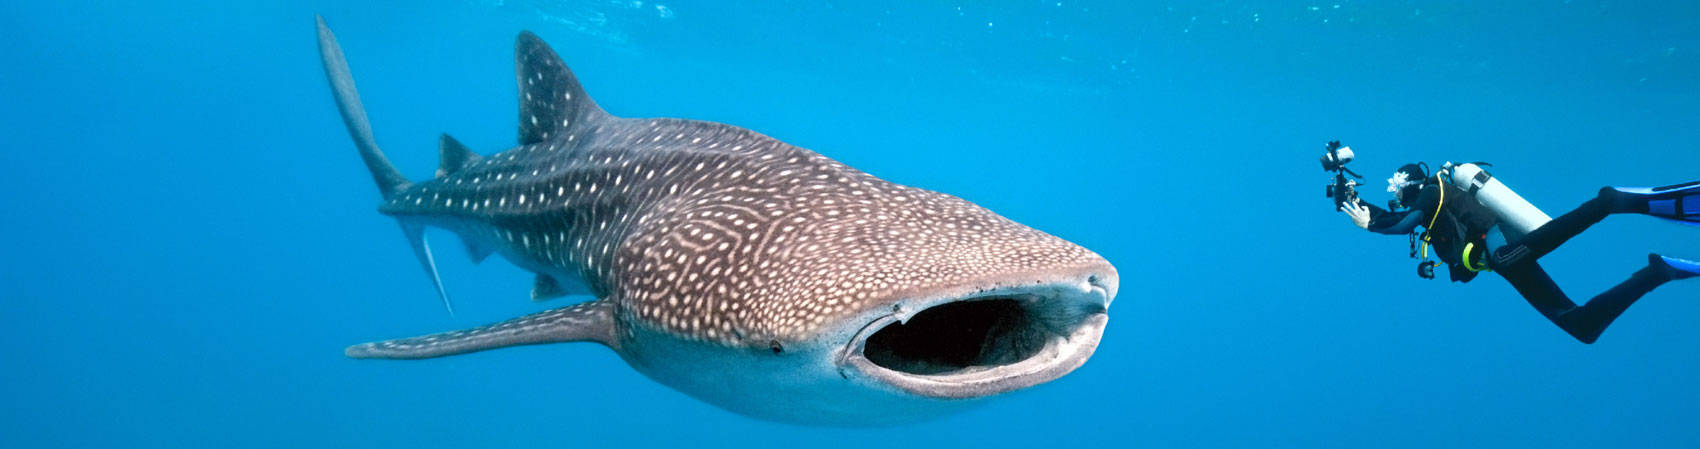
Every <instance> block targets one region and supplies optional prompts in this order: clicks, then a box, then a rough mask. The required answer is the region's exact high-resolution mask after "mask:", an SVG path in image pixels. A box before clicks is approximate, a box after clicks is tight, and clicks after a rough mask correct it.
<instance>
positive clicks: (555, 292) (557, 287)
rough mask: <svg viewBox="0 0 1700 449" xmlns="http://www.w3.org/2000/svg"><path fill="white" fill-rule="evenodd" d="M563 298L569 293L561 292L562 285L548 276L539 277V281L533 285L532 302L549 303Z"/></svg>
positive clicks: (541, 275)
mask: <svg viewBox="0 0 1700 449" xmlns="http://www.w3.org/2000/svg"><path fill="white" fill-rule="evenodd" d="M562 296H567V292H566V291H563V290H561V283H560V282H555V278H553V277H550V276H549V275H547V274H539V275H537V281H535V282H532V283H531V300H532V301H548V300H551V299H555V298H559V297H562Z"/></svg>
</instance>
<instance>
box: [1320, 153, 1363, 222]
mask: <svg viewBox="0 0 1700 449" xmlns="http://www.w3.org/2000/svg"><path fill="white" fill-rule="evenodd" d="M1323 149H1324V150H1325V151H1324V153H1323V154H1322V171H1326V172H1333V173H1334V181H1333V182H1331V183H1329V184H1328V197H1329V198H1333V199H1334V210H1335V211H1339V210H1341V209H1344V208H1345V207H1346V202H1347V201H1356V200H1357V199H1358V191H1357V190H1356V189H1353V188H1352V187H1353V186H1357V185H1358V184H1359V183H1358V182H1357V181H1354V180H1352V179H1350V178H1347V177H1346V175H1352V178H1356V179H1364V177H1363V176H1362V175H1359V174H1357V173H1353V172H1352V169H1349V168H1346V164H1349V163H1351V162H1352V158H1353V154H1352V147H1343V146H1340V141H1338V140H1336V141H1332V142H1328V145H1326V146H1324V147H1323Z"/></svg>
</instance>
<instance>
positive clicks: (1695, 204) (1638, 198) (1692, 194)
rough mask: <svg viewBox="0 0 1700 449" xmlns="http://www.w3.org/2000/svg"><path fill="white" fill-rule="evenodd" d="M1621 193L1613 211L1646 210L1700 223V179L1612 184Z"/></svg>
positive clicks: (1650, 212)
mask: <svg viewBox="0 0 1700 449" xmlns="http://www.w3.org/2000/svg"><path fill="white" fill-rule="evenodd" d="M1612 189H1614V190H1617V191H1618V192H1619V193H1621V194H1622V195H1618V201H1617V204H1616V209H1617V210H1615V211H1614V212H1627V213H1638V214H1647V215H1652V216H1655V217H1659V218H1663V219H1666V220H1670V221H1674V222H1677V223H1682V224H1686V225H1689V226H1700V181H1690V182H1685V183H1682V184H1676V185H1668V186H1664V187H1613V188H1612Z"/></svg>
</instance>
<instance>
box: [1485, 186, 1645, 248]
mask: <svg viewBox="0 0 1700 449" xmlns="http://www.w3.org/2000/svg"><path fill="white" fill-rule="evenodd" d="M1618 197H1619V193H1618V191H1617V190H1614V189H1612V188H1610V187H1606V188H1601V189H1600V193H1599V194H1598V195H1595V196H1594V198H1593V199H1590V200H1588V201H1587V202H1584V203H1582V205H1581V206H1577V207H1576V209H1575V210H1572V211H1570V212H1566V213H1565V214H1564V215H1560V216H1558V218H1554V219H1552V221H1549V222H1547V223H1546V224H1544V225H1541V227H1539V228H1535V230H1533V231H1529V233H1528V234H1526V235H1524V236H1523V238H1521V239H1518V240H1517V241H1516V242H1511V243H1510V244H1509V245H1506V246H1503V247H1501V248H1498V249H1497V250H1495V251H1494V252H1493V253H1492V254H1493V258H1494V261H1495V262H1497V263H1499V264H1500V265H1514V264H1519V263H1522V262H1523V261H1529V262H1533V261H1534V260H1535V259H1540V258H1541V257H1542V256H1546V255H1547V253H1551V252H1552V251H1553V250H1555V249H1558V247H1559V245H1563V244H1564V242H1567V241H1569V240H1570V238H1571V237H1575V236H1576V234H1581V233H1582V231H1586V230H1588V227H1590V226H1593V225H1594V223H1599V222H1600V220H1604V219H1605V218H1606V216H1607V215H1611V214H1612V212H1613V211H1614V207H1615V204H1616V202H1617V200H1618Z"/></svg>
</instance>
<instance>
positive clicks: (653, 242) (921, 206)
mask: <svg viewBox="0 0 1700 449" xmlns="http://www.w3.org/2000/svg"><path fill="white" fill-rule="evenodd" d="M328 35H329V33H328V31H322V32H321V36H322V37H321V39H324V37H323V36H328ZM331 39H334V37H333V38H331ZM333 44H334V42H333ZM333 46H334V45H333ZM336 56H337V59H338V61H336V62H339V63H340V52H339V53H338V54H337V55H336ZM516 60H517V61H516V62H517V66H518V70H517V72H516V80H517V82H518V85H519V102H520V120H519V122H520V126H519V135H520V145H519V146H518V147H515V148H512V149H509V150H506V151H502V152H500V153H496V154H492V155H489V156H485V157H479V156H477V155H475V154H469V153H467V152H466V151H465V150H463V149H462V148H461V147H460V146H459V144H458V143H456V142H454V141H453V139H452V138H448V137H446V136H445V138H444V142H445V143H444V149H443V154H444V155H445V162H444V164H443V168H442V169H440V170H439V173H438V176H437V177H436V178H434V179H431V180H428V181H424V182H419V183H414V184H410V185H406V186H400V187H397V188H395V189H394V193H393V194H392V195H390V196H388V197H387V198H386V199H385V201H384V202H383V203H382V205H381V206H380V207H379V210H380V212H382V213H384V214H386V215H389V216H393V217H395V218H397V219H399V220H401V221H402V222H403V223H404V224H415V225H425V226H434V227H440V228H444V229H448V230H450V231H453V232H455V233H457V234H458V235H460V236H461V237H462V238H463V239H465V240H466V241H467V242H468V244H469V246H471V247H472V248H474V254H477V253H479V252H480V251H484V250H494V251H495V252H496V253H498V254H501V255H502V256H503V257H504V258H507V259H508V260H510V261H513V262H514V263H515V264H516V265H518V266H519V267H521V268H524V269H527V270H530V271H533V272H535V273H537V274H538V275H540V276H544V277H547V278H548V279H541V280H540V281H539V283H538V285H540V286H547V287H548V288H543V287H539V292H545V293H548V292H553V287H554V285H555V284H556V282H552V281H559V283H560V284H573V285H582V287H581V288H582V289H584V291H583V293H586V294H588V295H591V296H594V297H595V298H597V299H595V300H593V301H590V302H584V303H580V304H576V305H572V306H567V307H564V308H560V309H555V310H551V311H546V312H542V313H538V314H533V315H529V316H526V317H521V318H517V319H514V320H510V321H507V322H503V323H498V324H494V325H489V326H484V327H479V328H473V329H468V330H462V331H454V332H446V333H441V334H435V335H427V336H423V337H415V338H410V339H401V340H391V341H384V342H376V343H367V344H363V345H357V346H354V347H351V348H349V349H348V351H347V352H348V355H350V356H353V357H360V358H401V359H411V358H427V357H439V356H445V355H454V354H461V353H466V352H473V351H480V350H485V349H492V348H498V347H504V346H513V345H523V344H539V343H554V342H567V341H591V342H598V343H602V344H604V345H607V346H609V347H611V348H613V349H615V350H616V352H619V353H620V355H621V356H622V357H623V358H625V359H626V360H627V361H628V362H629V363H631V364H632V366H634V367H636V368H638V369H639V371H642V372H644V373H645V374H646V375H649V376H651V377H652V378H655V379H657V380H658V381H661V382H663V383H667V384H668V385H671V386H673V387H675V388H678V389H680V390H681V391H684V392H686V393H689V394H692V395H693V396H696V397H698V398H702V399H704V400H706V401H709V402H713V403H716V404H717V405H721V406H723V407H726V408H728V409H731V410H734V411H738V412H740V413H745V414H749V415H751V416H759V417H763V418H768V419H780V420H799V421H810V422H814V421H820V422H839V420H841V419H850V420H852V421H855V420H859V419H863V418H873V419H875V420H878V419H881V418H882V416H881V413H882V412H881V411H880V410H881V407H885V408H891V407H897V408H899V409H902V408H904V407H912V406H911V405H904V404H907V402H904V401H911V400H914V399H915V398H913V397H912V396H913V395H912V394H911V395H905V394H900V393H894V390H892V389H891V388H889V387H879V386H873V387H870V386H869V385H867V384H859V383H846V382H847V380H848V379H850V378H849V377H848V375H847V374H841V373H839V372H837V371H834V370H839V369H842V368H834V367H832V366H836V365H834V364H836V363H837V362H830V360H829V359H831V358H834V357H842V351H843V350H844V349H843V348H844V345H846V344H847V341H848V340H849V339H850V338H851V334H854V333H856V332H859V330H860V329H861V328H862V327H863V326H867V325H868V323H869V322H870V321H872V320H873V317H874V316H875V315H879V314H886V315H889V314H891V313H893V311H894V310H896V311H901V310H902V309H903V308H904V307H905V304H907V303H909V302H913V301H921V300H931V299H929V298H935V299H936V298H940V297H968V296H973V295H975V294H978V293H981V292H996V291H1014V290H1012V289H1020V288H1023V287H1021V286H1023V285H1029V286H1031V285H1042V286H1044V288H1048V289H1058V288H1062V287H1058V286H1059V285H1065V284H1068V283H1073V284H1068V285H1081V286H1088V285H1089V286H1092V287H1094V288H1097V289H1098V290H1095V291H1097V292H1098V294H1100V296H1097V298H1099V300H1100V304H1097V305H1094V306H1092V307H1096V309H1093V310H1097V311H1098V312H1091V311H1088V312H1090V313H1098V314H1100V315H1101V310H1102V308H1103V307H1107V306H1108V300H1109V297H1113V295H1114V285H1115V278H1114V277H1115V272H1114V268H1112V267H1110V266H1109V264H1108V263H1107V262H1105V261H1104V260H1103V259H1102V258H1101V257H1099V256H1098V255H1097V254H1094V253H1092V252H1091V251H1088V250H1086V249H1085V248H1082V247H1080V246H1078V245H1074V244H1072V243H1069V242H1067V241H1064V240H1062V239H1059V238H1056V237H1054V236H1051V235H1048V234H1045V233H1043V232H1040V231H1038V230H1035V229H1032V228H1029V227H1026V226H1023V225H1020V224H1018V223H1015V222H1013V221H1010V220H1008V219H1005V218H1003V217H1001V216H999V215H997V214H995V213H992V212H991V211H989V210H986V209H984V208H981V207H979V206H976V205H974V204H972V203H969V202H967V201H964V200H962V199H960V198H957V197H954V196H950V195H946V194H942V193H937V192H933V191H928V190H924V189H919V188H914V187H907V186H902V185H898V184H894V183H890V182H887V181H884V180H881V179H879V178H876V177H874V176H872V175H869V174H867V173H864V172H861V171H859V170H856V169H854V168H851V167H849V166H846V165H844V164H841V163H839V162H837V161H834V160H832V159H829V158H827V157H825V156H822V155H820V154H818V153H815V152H813V151H810V150H806V149H803V148H799V147H796V146H793V145H790V144H787V143H785V142H781V141H779V140H776V139H773V138H771V137H768V136H765V135H762V134H759V133H756V132H753V131H750V130H747V129H743V128H739V127H736V126H731V125H727V124H722V123H713V122H704V121H695V120H680V119H627V118H619V117H615V116H612V115H609V114H607V113H606V112H604V111H603V110H602V109H600V108H599V107H598V106H597V105H596V103H595V102H594V101H593V100H591V98H590V96H589V95H588V94H586V93H585V91H584V89H583V88H582V86H580V85H579V83H578V81H577V79H576V78H575V77H574V76H573V74H572V73H571V71H569V70H568V69H567V67H566V65H565V64H563V63H562V62H561V60H560V58H559V57H558V56H557V55H556V54H555V52H554V51H553V50H551V49H550V48H549V47H548V45H546V44H545V43H544V42H543V41H542V40H541V39H539V38H537V36H535V35H532V34H531V33H529V32H526V33H522V34H521V35H520V36H519V39H518V43H517V46H516ZM332 78H333V85H338V84H337V82H338V81H339V80H338V79H337V77H336V75H334V74H333V77H332ZM347 85H348V86H350V88H349V91H350V92H351V91H352V87H351V86H352V81H351V80H348V81H347ZM339 95H341V93H340V92H339ZM342 100H343V99H342V98H341V97H339V101H342ZM345 102H346V101H345ZM354 102H355V103H356V104H357V99H356V100H355V101H354ZM359 112H360V116H359V117H357V118H360V119H361V120H363V116H364V113H363V111H359ZM345 119H348V120H353V119H349V118H348V114H347V113H346V112H345ZM355 128H356V126H355V124H353V123H352V122H351V124H350V129H355ZM358 141H359V139H358V136H357V142H358ZM374 152H375V150H374ZM379 159H380V162H384V163H386V164H387V161H382V160H381V157H380V158H379ZM368 162H369V163H370V162H371V159H370V158H369V159H368ZM371 167H372V170H373V172H374V177H375V178H377V177H378V174H379V173H380V172H384V171H385V170H387V169H386V168H385V167H381V166H371ZM381 182H382V181H381V178H380V183H381ZM380 187H383V186H382V185H381V186H380ZM1104 286H1107V287H1104ZM1082 288H1085V287H1082ZM1047 291H1048V290H1047ZM537 294H538V293H537V292H534V296H535V295H537ZM545 296H552V293H551V294H549V295H545ZM1097 322H1098V323H1101V320H1100V321H1097ZM1097 329H1098V330H1097V331H1094V332H1090V333H1089V334H1090V335H1088V336H1089V337H1090V339H1089V341H1086V342H1085V343H1083V344H1086V345H1088V347H1086V348H1085V354H1087V355H1089V354H1090V352H1091V347H1095V345H1096V338H1097V333H1096V332H1101V328H1097ZM1082 335H1086V334H1082ZM788 355H798V356H799V358H795V359H789V360H788V359H786V358H785V357H784V356H788ZM776 356H777V357H776ZM1080 361H1084V356H1081V358H1079V359H1078V361H1076V362H1070V363H1074V364H1073V365H1069V366H1066V367H1064V368H1059V370H1060V372H1067V371H1068V370H1072V369H1073V367H1074V366H1078V363H1079V362H1080ZM829 362H830V363H829ZM751 370H755V371H753V372H752V371H751ZM1056 375H1060V374H1056ZM1053 377H1054V376H1053ZM811 379H812V380H811ZM1048 379H1049V378H1046V379H1042V380H1039V381H1038V382H1043V381H1045V380H1048ZM828 380H831V381H835V382H840V383H843V384H842V385H832V386H830V388H824V389H822V388H816V387H819V386H820V385H821V384H819V383H818V382H824V381H828ZM752 389H754V390H752ZM832 391H843V392H849V393H843V394H841V393H831V394H828V392H832ZM762 392H765V393H766V394H770V395H777V392H790V393H791V395H792V396H795V397H796V398H799V399H795V401H796V402H797V404H801V403H804V402H807V401H817V405H816V406H815V407H816V408H817V409H819V410H817V411H818V412H819V416H818V417H811V415H808V414H807V413H804V412H803V411H800V410H802V409H798V408H796V407H791V406H790V405H786V404H783V403H781V404H779V405H773V404H756V403H750V402H748V398H753V397H758V396H760V395H761V394H762ZM858 395H860V396H858ZM857 397H861V398H862V399H855V398H857ZM857 401H862V402H857ZM936 402H937V403H939V404H946V405H947V406H948V407H960V405H959V404H960V401H936ZM855 404H863V405H865V406H866V407H862V406H856V405H855ZM793 405H795V404H793ZM805 408H807V407H805ZM899 416H907V414H905V413H892V414H890V417H899ZM816 418H819V419H816Z"/></svg>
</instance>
